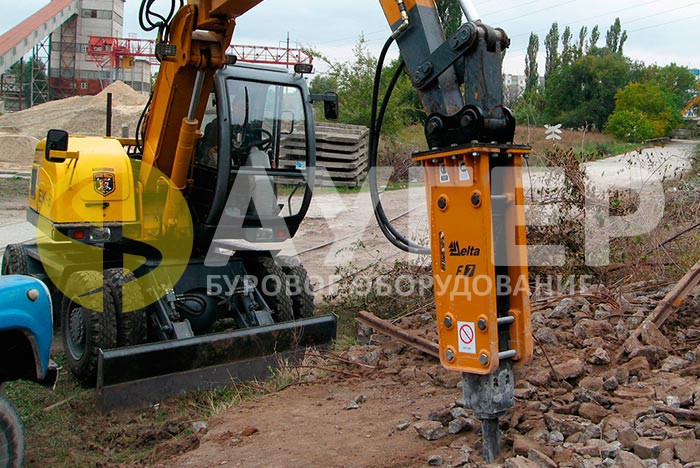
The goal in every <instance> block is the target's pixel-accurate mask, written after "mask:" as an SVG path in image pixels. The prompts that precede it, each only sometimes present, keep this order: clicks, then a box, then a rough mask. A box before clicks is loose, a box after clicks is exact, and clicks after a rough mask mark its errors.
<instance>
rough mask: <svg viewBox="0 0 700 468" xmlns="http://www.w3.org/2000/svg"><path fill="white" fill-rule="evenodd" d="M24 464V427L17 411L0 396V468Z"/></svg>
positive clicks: (14, 467) (10, 467)
mask: <svg viewBox="0 0 700 468" xmlns="http://www.w3.org/2000/svg"><path fill="white" fill-rule="evenodd" d="M23 463H24V427H23V426H22V420H21V419H20V418H19V415H18V414H17V410H15V407H14V406H12V403H10V402H9V401H8V400H7V398H5V397H4V396H2V395H0V467H3V468H5V467H8V468H19V467H21V466H22V464H23Z"/></svg>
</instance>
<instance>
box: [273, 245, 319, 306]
mask: <svg viewBox="0 0 700 468" xmlns="http://www.w3.org/2000/svg"><path fill="white" fill-rule="evenodd" d="M277 258H278V259H279V261H280V263H281V265H282V271H284V274H285V275H287V281H288V282H289V296H290V297H291V298H292V308H293V310H294V319H295V320H298V319H304V318H309V317H313V316H314V310H315V306H314V295H313V293H312V292H311V280H310V279H309V273H308V272H307V271H306V268H304V265H302V264H301V262H300V261H299V259H297V258H294V257H277Z"/></svg>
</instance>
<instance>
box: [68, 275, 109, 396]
mask: <svg viewBox="0 0 700 468" xmlns="http://www.w3.org/2000/svg"><path fill="white" fill-rule="evenodd" d="M102 287H103V281H102V275H101V274H100V273H99V272H97V271H79V272H76V273H73V274H72V275H71V276H70V278H69V279H68V283H67V285H66V288H65V291H66V295H65V297H64V299H63V304H62V307H61V329H62V335H63V349H64V352H65V354H66V361H67V362H68V366H69V367H70V370H71V372H73V375H75V377H76V378H77V379H78V380H79V381H80V382H81V383H82V384H83V385H84V386H94V385H95V381H96V377H97V359H98V357H99V354H100V349H111V348H114V347H116V345H117V317H116V309H115V305H114V301H113V298H112V296H111V294H104V295H103V307H99V305H97V304H86V305H89V307H85V306H81V305H80V304H78V303H77V302H75V300H76V298H77V297H78V296H80V295H81V294H82V293H84V292H86V291H93V290H98V289H101V288H102ZM101 308H104V310H103V312H98V311H99V310H100V309H101Z"/></svg>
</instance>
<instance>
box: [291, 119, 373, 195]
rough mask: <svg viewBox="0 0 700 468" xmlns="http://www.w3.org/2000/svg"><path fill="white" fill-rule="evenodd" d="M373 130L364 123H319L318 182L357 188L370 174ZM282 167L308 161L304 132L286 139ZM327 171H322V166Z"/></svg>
mask: <svg viewBox="0 0 700 468" xmlns="http://www.w3.org/2000/svg"><path fill="white" fill-rule="evenodd" d="M368 142H369V129H368V128H367V127H364V126H361V125H348V124H336V123H327V122H320V123H317V124H316V167H317V168H318V169H319V170H318V171H317V176H316V177H317V179H316V183H317V184H318V185H324V186H328V185H335V186H337V187H357V186H359V185H362V181H363V180H364V178H365V175H366V173H367V154H368V152H367V148H368ZM281 153H282V154H281V156H280V166H281V167H283V168H294V167H297V163H299V162H303V161H305V160H306V141H305V138H304V134H303V133H301V132H298V133H296V132H295V133H293V134H291V135H287V136H286V137H284V138H283V140H282V151H281ZM322 168H323V169H325V170H320V169H322Z"/></svg>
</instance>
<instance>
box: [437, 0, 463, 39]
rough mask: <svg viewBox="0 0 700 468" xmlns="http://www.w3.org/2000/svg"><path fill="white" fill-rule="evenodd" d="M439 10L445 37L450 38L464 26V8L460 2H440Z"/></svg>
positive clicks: (438, 3) (447, 0) (440, 0)
mask: <svg viewBox="0 0 700 468" xmlns="http://www.w3.org/2000/svg"><path fill="white" fill-rule="evenodd" d="M437 10H438V15H439V16H440V22H441V23H442V28H443V29H444V30H445V36H446V37H450V36H451V35H453V34H454V33H455V32H457V29H459V27H460V26H461V25H462V8H461V7H460V5H459V0H439V1H438V2H437Z"/></svg>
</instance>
